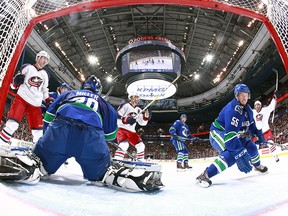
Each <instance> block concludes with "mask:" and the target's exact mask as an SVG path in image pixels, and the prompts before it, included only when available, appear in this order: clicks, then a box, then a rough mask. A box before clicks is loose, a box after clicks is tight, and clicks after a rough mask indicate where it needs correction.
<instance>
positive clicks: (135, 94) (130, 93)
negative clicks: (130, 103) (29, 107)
mask: <svg viewBox="0 0 288 216" xmlns="http://www.w3.org/2000/svg"><path fill="white" fill-rule="evenodd" d="M132 96H138V97H140V95H139V94H138V93H137V92H129V93H128V99H130V98H131V97H132Z"/></svg>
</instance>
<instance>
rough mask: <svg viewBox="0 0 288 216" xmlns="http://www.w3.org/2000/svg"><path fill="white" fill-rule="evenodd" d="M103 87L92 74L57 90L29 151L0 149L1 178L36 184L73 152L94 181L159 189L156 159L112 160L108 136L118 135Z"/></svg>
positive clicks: (127, 188) (119, 186) (130, 188)
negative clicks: (67, 88)
mask: <svg viewBox="0 0 288 216" xmlns="http://www.w3.org/2000/svg"><path fill="white" fill-rule="evenodd" d="M101 88H102V86H101V82H100V80H99V79H98V78H97V77H95V76H94V75H92V76H90V77H88V78H87V79H86V81H85V82H84V83H83V84H82V87H81V90H73V91H67V92H64V93H63V94H61V95H59V96H58V97H57V98H56V99H55V101H54V102H53V103H52V104H51V105H50V107H49V108H48V110H47V112H46V114H45V118H44V127H45V128H46V132H45V134H44V135H43V136H42V137H41V138H40V139H39V140H38V142H37V144H36V145H35V147H34V149H33V152H26V151H19V152H17V151H16V152H15V153H14V154H13V150H14V149H12V150H11V152H4V153H3V152H2V153H1V152H0V180H1V179H2V180H16V181H18V182H22V183H28V184H36V183H38V182H39V180H40V176H41V175H51V174H54V173H55V172H56V171H57V170H58V169H59V168H60V166H61V165H62V164H63V163H64V162H65V161H66V160H67V159H68V158H70V157H74V158H75V160H76V161H77V162H78V164H79V165H80V167H81V169H82V172H83V176H84V178H85V179H87V180H89V181H90V182H91V183H92V184H95V185H100V186H104V185H107V186H109V187H112V188H116V189H120V190H124V191H129V192H137V191H152V190H158V189H160V188H161V187H162V186H163V184H162V182H161V172H160V169H161V166H160V165H156V164H151V163H149V164H148V163H142V162H141V163H140V162H130V163H125V162H124V161H123V162H122V161H112V160H111V156H110V150H109V148H108V145H107V143H106V141H113V140H114V139H116V133H117V112H116V110H115V109H114V108H113V107H112V106H111V105H110V104H109V103H108V102H107V101H105V100H104V99H103V98H102V97H101V96H100V92H101ZM16 150H17V149H16ZM3 173H4V175H3Z"/></svg>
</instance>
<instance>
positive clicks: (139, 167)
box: [0, 147, 163, 192]
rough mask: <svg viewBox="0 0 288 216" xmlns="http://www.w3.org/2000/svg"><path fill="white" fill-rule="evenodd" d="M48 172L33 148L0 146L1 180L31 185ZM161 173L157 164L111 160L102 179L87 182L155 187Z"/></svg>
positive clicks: (115, 186) (133, 189) (136, 189)
mask: <svg viewBox="0 0 288 216" xmlns="http://www.w3.org/2000/svg"><path fill="white" fill-rule="evenodd" d="M47 175H49V174H48V173H47V172H46V170H45V168H44V167H43V163H42V162H41V160H40V159H39V157H37V156H36V155H35V153H33V152H32V151H30V150H29V151H27V150H23V149H21V148H19V147H15V148H13V147H11V150H10V151H7V150H6V151H3V149H2V150H1V149H0V182H1V181H5V182H19V183H24V184H30V185H31V184H32V185H34V184H37V183H38V182H39V181H40V179H41V178H42V177H44V176H47ZM161 175H162V173H161V166H160V165H158V164H154V163H146V162H140V161H139V162H133V161H120V160H111V166H109V167H108V168H107V171H106V173H105V175H104V176H103V178H102V180H99V181H89V184H93V185H97V186H108V187H110V188H113V189H117V190H121V191H126V192H141V191H155V190H159V189H161V188H162V187H163V184H162V182H161Z"/></svg>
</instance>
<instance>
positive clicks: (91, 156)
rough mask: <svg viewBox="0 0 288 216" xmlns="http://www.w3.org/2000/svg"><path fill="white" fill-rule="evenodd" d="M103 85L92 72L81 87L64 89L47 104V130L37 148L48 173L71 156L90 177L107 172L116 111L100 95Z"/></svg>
mask: <svg viewBox="0 0 288 216" xmlns="http://www.w3.org/2000/svg"><path fill="white" fill-rule="evenodd" d="M101 88H102V86H101V83H100V81H99V79H97V78H96V77H95V76H90V77H88V79H87V80H86V81H85V82H84V83H83V85H82V87H81V90H73V91H66V92H64V93H62V94H61V95H59V96H58V97H57V98H56V99H55V101H54V102H53V103H52V104H51V105H50V107H49V108H48V110H47V112H46V114H45V117H44V128H45V129H46V131H45V134H44V135H43V136H42V137H41V138H40V139H39V141H38V143H37V145H36V146H35V149H34V153H35V154H36V155H37V156H38V157H39V158H40V159H41V161H42V163H43V166H44V168H45V170H46V172H47V173H48V174H53V173H55V172H56V171H57V170H58V168H59V167H60V166H61V165H62V164H63V163H64V162H65V161H66V160H67V159H68V158H70V157H75V159H76V161H77V162H78V163H79V164H80V166H81V168H82V171H83V175H84V178H86V179H88V180H99V179H100V178H101V177H103V175H104V174H105V172H106V169H107V167H109V165H110V154H109V149H108V147H107V144H106V141H112V140H114V139H115V138H116V133H117V123H116V120H117V113H116V112H115V110H114V108H113V107H112V106H111V105H110V104H109V103H108V102H106V101H105V100H104V99H103V98H101V96H100V95H99V94H100V89H101Z"/></svg>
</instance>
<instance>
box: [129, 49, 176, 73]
mask: <svg viewBox="0 0 288 216" xmlns="http://www.w3.org/2000/svg"><path fill="white" fill-rule="evenodd" d="M127 60H128V70H129V72H174V68H173V60H174V53H173V52H171V51H170V50H156V49H155V50H132V51H131V52H129V54H128V56H127Z"/></svg>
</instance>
